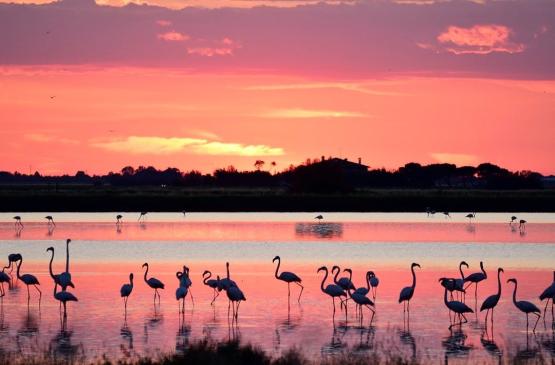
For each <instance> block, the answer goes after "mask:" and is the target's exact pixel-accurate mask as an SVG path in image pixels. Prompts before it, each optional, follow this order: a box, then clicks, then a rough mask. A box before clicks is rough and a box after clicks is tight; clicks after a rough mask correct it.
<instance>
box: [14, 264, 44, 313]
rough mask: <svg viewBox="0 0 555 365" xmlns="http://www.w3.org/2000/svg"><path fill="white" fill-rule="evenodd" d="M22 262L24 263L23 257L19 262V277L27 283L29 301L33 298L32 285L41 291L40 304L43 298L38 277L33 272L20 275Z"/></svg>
mask: <svg viewBox="0 0 555 365" xmlns="http://www.w3.org/2000/svg"><path fill="white" fill-rule="evenodd" d="M22 264H23V257H22V258H21V259H20V260H19V263H18V264H17V278H18V279H19V280H21V281H22V282H23V283H24V284H25V285H27V303H28V302H29V301H30V300H31V293H30V292H29V286H30V285H32V286H34V287H35V289H37V291H38V292H39V304H40V300H41V299H42V292H41V291H40V289H39V287H38V286H37V285H40V283H39V281H38V279H37V277H36V276H34V275H31V274H23V275H20V274H19V270H20V269H21V265H22Z"/></svg>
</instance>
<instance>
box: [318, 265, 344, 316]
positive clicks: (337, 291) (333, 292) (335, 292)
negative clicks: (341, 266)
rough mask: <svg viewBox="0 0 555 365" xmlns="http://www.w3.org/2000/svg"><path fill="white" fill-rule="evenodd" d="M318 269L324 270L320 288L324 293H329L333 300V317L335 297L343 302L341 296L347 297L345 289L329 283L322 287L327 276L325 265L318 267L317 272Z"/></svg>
mask: <svg viewBox="0 0 555 365" xmlns="http://www.w3.org/2000/svg"><path fill="white" fill-rule="evenodd" d="M320 271H324V272H325V275H324V278H323V279H322V284H321V285H320V289H321V290H322V292H323V293H324V294H327V295H329V296H330V297H331V298H332V301H333V316H334V317H335V298H339V300H340V301H341V303H343V300H342V299H341V297H345V298H346V297H347V293H345V291H344V290H343V288H342V287H340V286H339V285H337V284H329V285H328V286H326V287H325V288H324V283H325V282H326V280H327V278H328V268H327V267H325V266H322V267H320V268H319V269H318V270H317V272H320Z"/></svg>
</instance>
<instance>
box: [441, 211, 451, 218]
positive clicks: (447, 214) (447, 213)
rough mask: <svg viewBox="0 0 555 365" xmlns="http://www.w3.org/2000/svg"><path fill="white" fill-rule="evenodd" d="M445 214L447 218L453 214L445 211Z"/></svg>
mask: <svg viewBox="0 0 555 365" xmlns="http://www.w3.org/2000/svg"><path fill="white" fill-rule="evenodd" d="M443 215H444V216H445V218H451V215H450V214H449V212H443Z"/></svg>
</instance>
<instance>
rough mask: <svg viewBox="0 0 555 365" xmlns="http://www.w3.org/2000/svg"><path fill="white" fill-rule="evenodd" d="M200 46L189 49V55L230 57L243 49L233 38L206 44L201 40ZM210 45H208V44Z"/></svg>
mask: <svg viewBox="0 0 555 365" xmlns="http://www.w3.org/2000/svg"><path fill="white" fill-rule="evenodd" d="M199 43H200V45H199V46H194V47H188V48H187V53H188V54H192V55H198V56H204V57H213V56H230V55H233V52H234V51H235V50H236V49H238V48H241V45H240V44H239V43H237V42H235V41H233V40H232V39H231V38H223V39H222V40H220V41H216V42H206V41H202V40H199ZM206 43H208V44H206Z"/></svg>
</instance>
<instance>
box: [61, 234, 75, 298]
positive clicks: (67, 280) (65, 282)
mask: <svg viewBox="0 0 555 365" xmlns="http://www.w3.org/2000/svg"><path fill="white" fill-rule="evenodd" d="M70 242H71V239H70V238H68V239H67V240H66V271H64V272H63V273H61V274H60V282H59V284H60V286H61V287H62V290H65V288H67V287H68V286H71V287H72V288H75V286H74V285H73V283H72V282H71V273H70V272H69V243H70Z"/></svg>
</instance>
